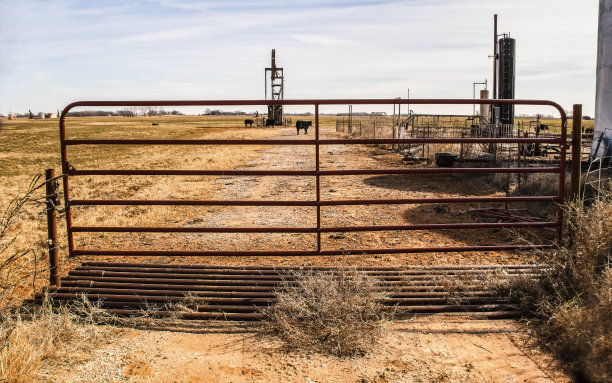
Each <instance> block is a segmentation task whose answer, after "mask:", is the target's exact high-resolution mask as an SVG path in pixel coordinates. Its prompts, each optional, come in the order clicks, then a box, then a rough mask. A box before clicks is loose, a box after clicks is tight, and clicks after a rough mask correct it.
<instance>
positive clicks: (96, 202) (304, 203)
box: [70, 196, 559, 206]
mask: <svg viewBox="0 0 612 383" xmlns="http://www.w3.org/2000/svg"><path fill="white" fill-rule="evenodd" d="M558 198H559V197H558V196H525V197H448V198H404V199H364V200H334V201H320V202H317V201H279V200H275V201H261V200H260V201H203V200H115V199H112V200H110V199H109V200H102V199H92V200H83V199H73V200H71V201H70V205H71V206H139V205H143V206H157V205H163V206H317V205H318V206H345V205H346V206H349V205H394V204H397V205H404V204H406V205H408V204H425V203H432V204H433V203H475V202H491V203H495V202H547V201H549V202H552V201H556V200H557V199H558Z"/></svg>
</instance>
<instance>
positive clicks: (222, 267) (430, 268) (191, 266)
mask: <svg viewBox="0 0 612 383" xmlns="http://www.w3.org/2000/svg"><path fill="white" fill-rule="evenodd" d="M82 265H83V266H98V267H133V268H141V267H144V268H150V267H154V268H167V267H171V268H182V269H202V268H203V269H220V270H235V271H240V272H242V271H243V270H250V271H258V270H267V271H282V272H286V271H298V270H302V271H303V270H332V271H333V270H338V269H339V268H338V267H337V266H267V265H257V266H249V265H244V266H243V265H240V266H232V265H208V264H178V263H168V264H162V263H128V262H99V261H97V262H96V261H85V262H83V263H82ZM549 267H550V266H547V265H544V264H537V263H525V264H516V263H512V264H507V265H503V264H491V265H483V264H468V265H438V266H430V265H412V264H407V265H406V264H404V265H398V266H344V267H340V269H348V270H360V271H406V270H415V271H419V272H420V271H422V270H425V271H452V270H491V269H495V270H497V269H503V270H513V269H539V270H544V269H547V268H549Z"/></svg>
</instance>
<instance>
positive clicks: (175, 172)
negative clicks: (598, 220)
mask: <svg viewBox="0 0 612 383" xmlns="http://www.w3.org/2000/svg"><path fill="white" fill-rule="evenodd" d="M560 172H561V168H560V167H539V168H528V167H524V168H411V169H356V170H320V171H318V172H317V171H315V170H134V169H125V170H118V169H105V170H93V169H87V170H68V171H67V174H68V175H70V176H95V175H98V176H113V175H117V176H317V175H320V176H355V175H378V174H462V173H469V174H474V173H476V174H483V173H560Z"/></svg>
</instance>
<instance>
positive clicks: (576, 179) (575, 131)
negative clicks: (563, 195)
mask: <svg viewBox="0 0 612 383" xmlns="http://www.w3.org/2000/svg"><path fill="white" fill-rule="evenodd" d="M581 165H582V104H574V110H573V118H572V177H571V181H572V185H571V195H570V201H573V200H578V199H580V178H581V174H580V173H581Z"/></svg>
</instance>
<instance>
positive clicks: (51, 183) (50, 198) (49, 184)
mask: <svg viewBox="0 0 612 383" xmlns="http://www.w3.org/2000/svg"><path fill="white" fill-rule="evenodd" d="M45 186H46V187H45V190H46V195H45V203H46V208H47V248H48V250H49V284H50V285H52V286H56V287H60V284H61V282H60V276H59V257H58V252H57V210H56V206H58V205H59V194H58V192H57V189H58V184H57V180H56V179H55V170H54V169H47V170H46V171H45Z"/></svg>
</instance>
